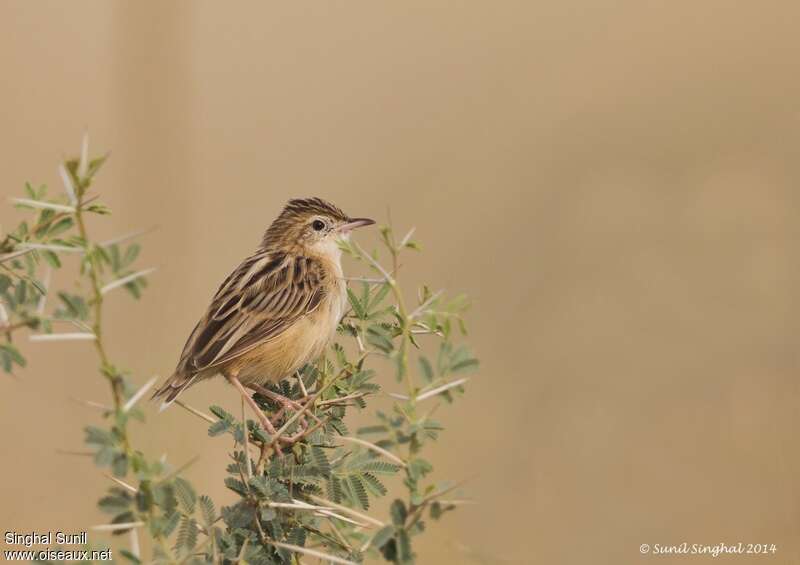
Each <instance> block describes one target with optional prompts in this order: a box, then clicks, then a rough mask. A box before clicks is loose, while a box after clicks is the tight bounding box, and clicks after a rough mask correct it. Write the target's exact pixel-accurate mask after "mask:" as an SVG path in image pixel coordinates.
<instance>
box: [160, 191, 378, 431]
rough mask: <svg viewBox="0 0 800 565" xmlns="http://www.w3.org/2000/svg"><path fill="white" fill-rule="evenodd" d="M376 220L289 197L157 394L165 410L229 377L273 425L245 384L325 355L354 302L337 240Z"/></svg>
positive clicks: (230, 278) (214, 302)
mask: <svg viewBox="0 0 800 565" xmlns="http://www.w3.org/2000/svg"><path fill="white" fill-rule="evenodd" d="M374 223H375V222H374V221H373V220H370V219H367V218H351V217H349V216H348V215H347V214H345V213H344V212H342V210H340V209H339V208H337V207H336V206H334V205H333V204H331V203H330V202H326V201H325V200H322V199H321V198H304V199H294V200H290V201H289V203H288V204H287V205H286V207H285V208H284V209H283V211H282V212H281V214H280V215H279V216H278V218H277V219H276V220H275V221H274V222H273V223H272V225H271V226H270V227H269V229H267V231H266V233H265V234H264V237H263V239H262V241H261V245H260V246H259V247H258V249H257V250H256V252H255V253H254V254H253V255H251V256H250V257H248V258H247V259H245V260H244V261H243V262H242V264H241V265H239V266H238V267H237V268H236V269H235V270H234V271H233V272H232V273H231V274H230V275H229V276H228V278H227V279H225V281H224V282H223V283H222V285H221V286H220V287H219V290H217V293H216V294H215V295H214V298H213V300H212V301H211V305H210V306H209V307H208V310H207V311H206V313H205V315H203V317H202V318H201V319H200V321H199V322H198V323H197V326H195V328H194V331H193V332H192V334H191V335H190V336H189V339H188V340H187V342H186V345H185V346H184V347H183V353H181V358H180V361H179V362H178V366H177V368H176V369H175V372H174V373H173V375H172V376H171V377H169V378H168V379H167V380H166V381H165V382H164V384H163V385H162V386H161V387H160V388H159V389H158V390H157V391H156V392H155V394H154V395H153V398H163V399H164V403H163V404H162V410H163V409H164V408H166V407H167V406H169V404H171V403H172V401H173V400H175V398H177V396H178V395H179V394H180V393H182V392H183V391H184V390H186V389H187V388H188V387H189V386H191V385H192V384H194V383H196V382H198V381H201V380H203V379H207V378H209V377H212V376H214V375H217V374H222V375H223V376H224V377H225V378H226V379H228V381H230V382H231V384H233V385H234V386H236V388H237V389H238V390H239V392H240V393H241V394H242V395H243V396H244V397H245V400H246V401H247V402H248V403H249V404H250V406H251V407H252V408H253V409H254V411H255V412H256V414H257V415H260V416H259V418H260V419H261V420H262V423H264V424H267V422H269V420H266V422H265V419H266V418H265V417H263V418H262V416H263V414H261V412H260V410H258V407H257V406H256V404H255V402H254V401H253V400H252V398H251V397H250V394H249V393H248V392H247V390H246V389H245V387H251V388H257V389H260V388H261V386H260V385H263V384H264V383H266V382H269V381H279V380H281V379H284V378H286V377H289V376H291V375H293V374H294V373H295V372H296V371H297V370H298V369H300V368H302V367H303V365H305V364H306V363H309V362H311V361H314V360H315V359H317V358H318V357H319V356H320V355H321V354H322V352H323V351H324V350H325V348H326V347H327V345H328V344H329V343H330V341H331V339H332V337H333V335H334V332H335V331H336V326H337V325H338V324H339V320H340V319H341V317H342V315H343V314H344V311H345V306H346V304H347V294H346V283H345V281H344V278H343V275H342V265H341V250H340V249H339V245H338V240H339V239H342V238H344V239H346V238H348V237H349V236H350V232H351V230H353V229H355V228H358V227H361V226H368V225H371V224H374ZM265 427H267V428H269V427H271V426H265Z"/></svg>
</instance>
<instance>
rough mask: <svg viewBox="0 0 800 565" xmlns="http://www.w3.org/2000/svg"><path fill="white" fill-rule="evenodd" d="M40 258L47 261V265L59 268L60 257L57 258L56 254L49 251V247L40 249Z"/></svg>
mask: <svg viewBox="0 0 800 565" xmlns="http://www.w3.org/2000/svg"><path fill="white" fill-rule="evenodd" d="M40 253H41V255H42V258H44V260H45V261H46V262H47V264H48V265H50V266H51V267H53V268H54V269H60V268H61V259H59V258H58V255H56V254H55V253H53V252H52V251H50V250H49V249H42V250H41V251H40Z"/></svg>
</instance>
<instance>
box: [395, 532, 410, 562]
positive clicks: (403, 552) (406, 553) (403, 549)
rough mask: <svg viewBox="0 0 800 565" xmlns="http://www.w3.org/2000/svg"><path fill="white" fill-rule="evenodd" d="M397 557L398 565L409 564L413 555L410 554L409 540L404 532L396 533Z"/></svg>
mask: <svg viewBox="0 0 800 565" xmlns="http://www.w3.org/2000/svg"><path fill="white" fill-rule="evenodd" d="M397 557H398V558H399V560H400V563H409V562H411V561H412V560H413V558H414V554H413V553H412V552H411V538H410V537H409V536H408V532H406V531H405V530H398V532H397Z"/></svg>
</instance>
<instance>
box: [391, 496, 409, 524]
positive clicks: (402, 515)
mask: <svg viewBox="0 0 800 565" xmlns="http://www.w3.org/2000/svg"><path fill="white" fill-rule="evenodd" d="M389 514H390V515H391V517H392V523H393V524H394V525H395V526H402V525H403V524H404V523H405V521H406V517H407V515H408V512H407V511H406V504H405V502H403V501H402V500H400V499H399V498H397V499H395V501H394V502H392V505H391V506H390V507H389Z"/></svg>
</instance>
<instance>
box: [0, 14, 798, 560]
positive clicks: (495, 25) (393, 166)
mask: <svg viewBox="0 0 800 565" xmlns="http://www.w3.org/2000/svg"><path fill="white" fill-rule="evenodd" d="M798 17H800V9H798V8H797V4H796V2H779V1H774V2H749V3H744V2H730V1H727V0H726V1H719V2H712V1H707V2H651V1H642V0H635V1H615V2H589V1H585V2H555V1H547V2H527V1H526V2H504V3H494V2H419V3H415V2H412V3H408V2H402V3H388V2H307V3H292V5H291V6H290V5H289V3H263V2H252V3H251V2H237V3H222V2H193V3H189V2H157V3H156V2H141V1H137V2H125V3H123V2H106V1H97V2H69V3H68V2H60V1H53V2H23V1H21V0H20V1H16V2H11V1H8V0H3V1H2V2H1V3H0V70H1V71H2V80H0V186H2V195H3V196H9V195H12V194H17V193H19V191H20V190H21V187H22V184H23V182H24V181H25V180H29V179H30V180H32V181H34V182H47V183H49V184H50V185H53V186H57V175H56V172H55V166H56V163H57V162H58V160H59V159H60V158H61V157H62V156H63V155H65V154H70V153H72V152H74V150H75V149H76V148H77V145H78V142H79V139H80V135H81V133H82V131H83V129H84V127H87V126H88V127H89V128H90V130H91V134H92V141H93V144H94V147H96V148H98V150H99V149H112V150H113V157H112V159H111V161H110V162H109V164H108V167H107V168H106V169H105V170H104V171H103V173H102V176H101V183H100V184H99V188H100V189H101V190H102V191H104V193H105V195H106V197H107V200H108V201H109V203H110V205H111V206H112V208H113V209H114V210H115V211H116V213H115V215H114V216H113V217H112V218H111V219H110V220H109V222H108V224H107V225H104V226H103V227H101V228H98V232H99V234H100V235H101V236H106V235H107V236H111V235H114V234H119V233H123V232H126V231H129V230H131V229H134V228H137V227H147V226H151V225H158V226H160V229H159V230H158V231H157V232H155V233H153V234H151V235H148V236H146V238H144V239H143V243H144V244H145V248H146V251H145V253H144V255H143V259H144V261H143V265H155V266H157V267H158V268H159V271H158V273H157V274H156V275H155V276H154V277H153V278H152V281H151V287H150V289H149V290H148V291H147V293H146V297H145V299H144V300H143V301H142V302H141V304H140V305H139V306H132V305H131V302H130V301H129V300H128V299H127V298H126V297H125V296H123V294H119V295H116V296H114V297H113V299H111V300H110V307H109V330H108V331H109V332H110V339H112V340H113V344H112V347H111V352H112V355H113V357H114V358H116V359H118V360H120V361H121V362H123V363H125V364H127V365H128V366H130V367H131V368H132V369H133V370H134V371H135V375H136V378H137V379H138V380H139V382H142V381H144V379H146V378H147V377H149V376H150V375H152V374H154V373H159V374H164V373H165V372H167V371H169V370H170V369H171V368H172V366H173V365H174V363H175V361H176V358H177V355H178V353H179V350H180V348H181V346H182V344H183V340H184V338H185V337H186V335H187V333H188V332H189V330H190V329H191V327H192V325H193V324H194V322H195V320H196V318H197V317H198V315H199V314H200V312H201V310H202V309H203V307H204V306H205V302H206V300H207V299H208V298H209V296H210V294H211V293H212V292H213V290H214V288H215V287H216V285H217V284H218V282H219V280H220V279H221V278H222V277H223V276H225V275H226V274H227V272H228V271H229V269H231V268H232V267H233V266H234V265H235V264H236V262H237V261H238V260H239V259H240V258H241V257H242V256H244V255H245V254H246V253H247V252H249V251H250V250H251V249H252V247H253V246H254V245H255V243H256V242H257V240H258V238H259V237H260V234H261V232H262V230H263V229H264V227H265V226H266V225H267V224H268V223H269V222H270V221H271V219H272V218H273V216H274V215H275V214H276V212H277V211H278V209H279V207H280V206H281V204H282V203H283V202H284V201H285V200H286V199H287V198H289V197H290V196H298V195H310V194H315V195H320V196H324V197H327V198H329V199H331V200H333V201H335V202H337V203H339V204H340V205H341V206H342V207H343V208H345V209H346V210H348V211H350V212H351V213H352V214H358V215H371V216H375V217H379V218H385V211H386V209H387V207H389V208H391V212H392V216H393V218H394V221H395V223H396V224H398V225H400V226H410V225H416V226H417V227H418V234H419V237H420V238H421V240H422V241H423V242H424V244H425V247H426V252H425V253H424V254H422V255H421V256H419V257H418V258H414V259H413V261H412V260H409V261H408V270H409V273H410V275H411V276H412V277H413V278H415V279H416V278H424V279H426V280H428V281H430V282H431V283H432V284H433V285H434V286H437V287H440V286H443V287H448V288H451V289H453V290H455V291H465V292H468V293H470V294H471V295H472V297H473V299H474V308H473V310H472V312H471V314H470V316H469V318H470V322H471V326H472V328H473V332H472V336H471V339H472V342H473V345H474V347H475V348H476V350H477V351H478V352H479V354H480V356H481V358H482V360H483V367H482V370H481V373H480V376H479V378H477V379H475V380H474V382H473V383H472V384H471V386H470V388H469V391H468V394H467V396H466V398H465V399H464V401H462V402H460V403H459V404H458V405H456V406H455V407H454V408H451V409H447V410H446V411H445V412H443V419H444V421H445V423H446V424H447V425H448V426H449V430H448V432H447V434H446V435H445V436H444V437H445V440H444V441H443V442H442V443H441V444H440V445H439V447H438V448H437V451H436V452H435V454H433V455H432V458H433V459H434V460H435V461H436V463H437V465H438V466H437V471H438V476H440V477H466V476H474V478H473V480H472V481H471V483H470V484H469V485H468V488H467V491H468V493H469V494H471V495H472V496H473V497H474V498H475V499H476V500H477V501H478V502H479V504H478V505H477V506H474V507H470V508H466V509H463V510H461V511H459V512H458V513H457V514H454V515H450V516H448V517H447V519H446V520H444V521H443V522H442V523H440V524H436V525H431V526H432V527H431V528H430V531H429V533H428V534H427V535H426V536H425V537H424V541H423V542H422V544H421V546H420V555H421V558H420V562H421V563H425V564H430V563H444V564H447V563H468V562H483V563H543V564H587V563H593V564H594V563H598V564H621V563H656V562H658V563H662V564H667V563H705V562H709V563H710V562H722V561H723V558H720V559H719V561H714V560H712V559H701V558H688V557H685V558H674V557H661V558H658V557H656V556H652V555H651V556H649V557H644V558H643V557H641V556H640V555H639V552H638V547H639V545H640V544H642V543H649V544H655V543H661V544H677V543H680V542H683V541H688V542H689V543H703V544H716V543H719V542H721V541H725V542H729V543H732V542H737V541H743V542H768V543H775V544H776V545H777V547H778V553H777V554H776V555H774V556H768V557H764V556H761V557H759V558H753V557H751V558H737V557H726V558H724V562H726V563H730V562H745V561H746V562H759V563H774V564H777V563H781V564H783V563H797V562H798V561H800V541H798V532H800V506H798V493H799V491H800V455H799V453H800V449H798V448H799V447H800V446H799V445H798V441H797V439H796V438H797V429H798V424H800V422H798V403H799V402H800V398H798V394H799V393H800V390H799V389H798V383H800V379H798V374H797V369H798V357H797V339H798V338H797V336H798V335H799V332H798V330H799V329H800V328H799V327H798V326H799V325H800V324H798V314H800V306H799V305H798V295H799V294H800V280H799V279H800V272H798V254H797V251H798V244H797V242H798V237H799V236H800V233H798V231H799V230H798V216H797V215H798V211H799V208H798V205H799V204H800V202H799V200H800V199H799V198H798V189H799V188H800V159H798V149H799V148H800V72H798V71H800V68H798V67H799V65H798V56H799V55H800V39H798V35H797V21H798ZM17 218H18V216H17V215H16V213H14V212H13V211H11V209H10V208H9V207H8V206H4V207H3V208H2V212H0V220H2V222H3V224H4V225H9V224H11V223H13V222H15V221H16V220H17ZM361 240H362V241H365V242H369V241H370V238H369V237H368V236H367V237H365V234H362V235H361ZM26 351H27V352H28V353H29V354H30V355H31V356H32V357H33V360H32V362H31V364H30V368H29V370H27V371H24V372H23V373H21V374H20V379H19V380H18V381H14V380H11V379H9V378H3V379H0V430H2V432H0V433H2V440H3V450H2V456H1V457H0V461H2V471H0V474H1V476H2V480H0V530H2V531H5V530H8V529H15V530H30V529H38V530H43V529H45V530H46V529H56V528H58V527H70V528H73V529H82V528H84V527H86V526H87V525H89V524H92V523H97V522H99V521H100V520H101V519H102V516H101V515H100V514H99V512H97V511H95V510H94V509H93V504H94V500H95V499H96V498H97V497H98V495H99V494H100V492H101V491H102V490H103V489H104V488H105V487H106V486H107V485H106V482H105V480H104V479H102V478H100V477H99V475H98V473H97V472H96V470H95V469H94V467H93V466H92V465H91V464H90V462H89V461H87V460H85V459H80V458H69V457H64V456H58V455H56V454H55V451H54V450H55V448H56V447H61V448H64V449H80V448H81V441H82V434H81V432H80V428H81V426H82V425H84V424H85V423H87V422H90V421H93V420H95V419H96V418H97V416H96V414H94V413H92V412H90V411H87V410H86V409H84V408H82V407H80V406H78V405H76V404H73V403H70V402H69V401H67V400H66V399H67V397H68V396H69V395H75V396H79V397H84V398H91V399H95V400H102V399H104V398H105V395H106V394H107V391H106V389H105V385H104V384H103V383H102V382H101V381H100V380H99V379H98V378H97V377H96V374H95V372H94V358H93V356H92V353H91V351H90V349H89V347H88V346H86V345H85V344H84V345H82V344H47V345H44V344H37V345H36V346H33V345H30V346H27V347H26ZM384 382H385V384H386V386H387V387H388V388H389V389H391V387H392V383H391V382H390V381H389V380H388V379H385V381H384ZM232 394H233V393H232V392H231V391H230V390H229V389H227V388H226V387H225V386H223V385H222V384H220V383H217V384H212V385H208V386H204V387H200V388H197V389H194V390H192V391H191V392H190V393H189V394H188V397H187V398H188V399H189V400H190V402H192V403H193V404H195V405H198V406H206V405H208V404H209V403H210V402H212V401H218V400H219V399H223V400H224V402H226V403H230V404H232V405H235V397H232V396H231V395H232ZM151 410H152V409H151ZM157 430H162V431H161V432H160V433H158V432H157ZM154 433H158V435H157V436H156V435H151V434H154ZM136 441H137V443H138V444H139V445H141V446H142V447H143V448H144V449H145V450H147V451H148V452H149V453H152V454H156V455H157V454H159V453H161V452H164V451H168V452H169V454H170V459H171V460H172V461H174V462H176V463H181V462H183V461H185V460H187V459H189V458H190V457H191V456H193V455H195V454H199V455H201V457H202V459H201V461H200V462H199V463H198V464H197V465H196V466H195V467H193V468H192V470H191V472H190V476H191V478H192V479H193V480H195V481H196V482H197V483H198V485H200V487H201V488H202V489H203V490H204V491H207V492H211V493H212V494H214V495H215V497H216V498H218V499H222V498H223V497H225V496H226V495H225V494H224V493H223V492H222V489H221V488H220V485H221V480H220V479H221V470H222V466H223V458H224V456H225V451H226V449H227V447H228V446H227V445H226V443H225V442H223V441H221V440H217V441H211V440H209V439H208V438H207V437H206V436H205V432H204V430H203V427H202V425H201V424H199V423H197V422H195V421H194V420H193V419H191V418H190V417H188V416H187V415H185V414H184V413H182V412H178V411H174V410H173V411H169V412H167V413H165V414H163V415H161V416H158V417H156V416H155V415H153V416H152V418H151V420H150V424H149V425H148V426H147V427H146V428H144V429H142V428H139V429H138V430H137V437H136Z"/></svg>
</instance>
